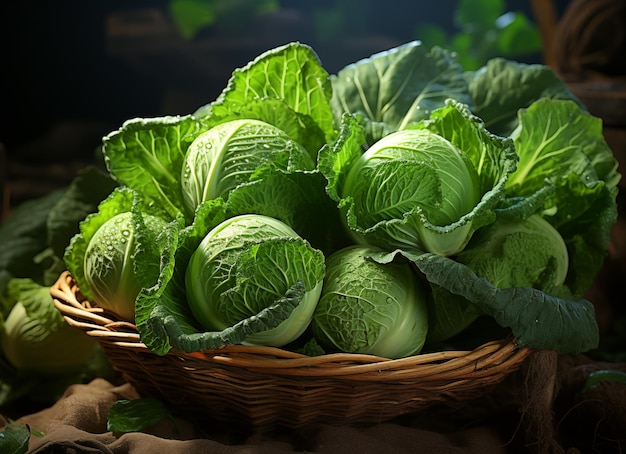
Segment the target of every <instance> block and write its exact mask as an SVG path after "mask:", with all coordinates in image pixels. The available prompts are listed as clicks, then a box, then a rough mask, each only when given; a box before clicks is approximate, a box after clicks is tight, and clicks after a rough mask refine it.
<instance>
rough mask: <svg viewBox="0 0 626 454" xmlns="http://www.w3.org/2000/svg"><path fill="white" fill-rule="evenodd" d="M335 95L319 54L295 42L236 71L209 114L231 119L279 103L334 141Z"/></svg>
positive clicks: (261, 56) (264, 54)
mask: <svg viewBox="0 0 626 454" xmlns="http://www.w3.org/2000/svg"><path fill="white" fill-rule="evenodd" d="M331 95H332V87H331V83H330V80H329V75H328V72H326V70H325V69H324V67H323V66H322V64H321V62H320V60H319V57H318V56H317V54H316V53H315V52H314V51H313V49H312V48H311V47H309V46H307V45H305V44H301V43H298V42H293V43H289V44H286V45H284V46H279V47H276V48H274V49H271V50H269V51H267V52H264V53H262V54H261V55H259V56H258V57H257V58H255V59H254V60H253V61H251V62H250V63H248V64H247V65H246V66H244V67H243V68H239V69H235V70H234V71H233V73H232V76H231V78H230V80H229V81H228V84H227V85H226V87H225V88H224V90H223V91H222V93H221V94H220V95H219V96H218V98H217V99H216V100H215V102H213V103H211V106H210V109H209V112H210V114H211V115H215V116H217V117H229V116H230V115H233V114H235V115H239V113H240V112H246V111H248V105H249V104H250V103H255V102H258V101H260V100H274V99H279V100H283V101H284V103H285V104H286V105H287V106H288V107H289V108H290V109H291V110H292V111H293V112H296V113H298V114H301V115H303V116H304V117H302V118H306V117H310V118H311V119H312V121H313V123H314V124H315V125H317V127H318V128H319V130H321V131H322V132H323V134H324V138H325V140H326V141H330V140H332V139H333V138H334V136H335V120H334V118H333V113H332V111H331V108H330V98H331ZM258 119H260V120H265V118H258ZM268 122H269V123H271V121H268ZM272 124H274V123H272ZM275 126H277V127H281V125H279V124H275ZM294 139H295V138H294ZM319 145H320V146H321V145H322V144H321V143H320V144H319ZM314 151H317V150H314Z"/></svg>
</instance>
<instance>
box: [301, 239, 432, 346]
mask: <svg viewBox="0 0 626 454" xmlns="http://www.w3.org/2000/svg"><path fill="white" fill-rule="evenodd" d="M377 251H379V250H378V249H377V248H373V247H368V246H357V245H355V246H348V247H347V248H344V249H341V250H339V251H337V252H335V253H334V254H332V255H331V256H330V257H328V259H327V262H326V277H325V279H324V288H323V290H322V296H321V297H320V301H319V303H318V305H317V308H316V309H315V313H314V315H313V322H312V324H311V330H312V332H313V335H314V336H315V338H316V339H317V340H318V342H319V343H320V344H321V345H322V346H323V347H324V348H326V349H328V350H339V351H343V352H348V353H369V354H373V355H377V356H383V357H387V358H401V357H405V356H410V355H413V354H416V353H418V352H420V351H421V349H422V347H423V345H424V341H425V339H426V334H427V331H428V314H427V306H426V299H427V295H428V291H427V290H426V288H425V287H424V286H423V285H422V283H421V281H420V280H419V279H418V276H417V275H416V274H415V272H414V271H413V269H412V267H411V266H410V265H409V264H408V263H388V264H384V265H383V264H379V263H376V262H374V261H372V260H369V259H368V258H367V257H368V254H371V253H374V252H377Z"/></svg>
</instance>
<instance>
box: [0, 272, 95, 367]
mask: <svg viewBox="0 0 626 454" xmlns="http://www.w3.org/2000/svg"><path fill="white" fill-rule="evenodd" d="M9 291H11V292H12V293H17V294H19V299H18V301H17V302H16V303H15V305H14V306H13V308H12V309H11V312H9V314H8V316H7V318H6V320H4V323H1V322H2V318H1V317H0V346H1V348H2V353H4V356H5V357H6V359H7V360H8V362H9V363H10V364H11V365H12V366H13V367H15V368H16V369H17V370H19V371H22V372H29V373H34V374H38V375H42V376H46V377H49V376H53V375H64V374H71V373H76V372H79V371H81V370H83V369H85V368H86V366H87V364H88V363H89V362H90V361H91V359H92V358H93V357H94V355H95V353H96V348H97V344H96V342H95V341H93V340H92V339H90V338H88V337H87V336H85V335H84V334H83V333H82V332H81V331H79V330H77V329H76V328H74V327H72V326H70V325H68V324H67V323H66V322H65V320H64V319H63V316H62V315H61V313H60V312H59V311H58V310H57V309H56V308H55V307H54V304H53V302H52V297H51V296H50V288H49V287H47V286H42V285H39V284H37V283H36V282H34V281H32V280H31V279H26V278H24V279H13V280H12V281H11V282H10V283H9Z"/></svg>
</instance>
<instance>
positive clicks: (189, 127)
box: [102, 115, 201, 219]
mask: <svg viewBox="0 0 626 454" xmlns="http://www.w3.org/2000/svg"><path fill="white" fill-rule="evenodd" d="M200 128H201V123H200V122H199V121H198V120H197V119H195V118H194V117H192V116H191V115H188V116H183V117H180V116H176V117H160V118H150V119H143V118H136V119H133V120H128V121H126V122H124V124H123V125H122V127H121V128H120V129H118V130H116V131H113V132H112V133H110V134H108V135H107V136H106V137H104V139H103V143H102V153H103V155H104V160H105V163H106V166H107V169H108V170H109V172H110V174H111V175H112V176H113V177H114V178H115V180H116V181H118V182H119V183H121V184H123V185H125V186H127V187H129V188H131V189H134V190H136V191H137V192H138V193H139V194H140V195H141V196H142V198H144V199H145V200H146V201H148V202H152V203H153V204H155V206H156V207H158V208H160V209H162V210H163V211H164V212H166V213H167V214H168V215H169V217H170V219H174V218H175V217H176V216H178V215H180V214H181V207H182V206H183V204H182V197H181V192H180V174H181V171H182V166H183V160H184V157H185V153H186V151H187V148H188V147H189V145H190V144H191V142H192V140H193V139H194V138H195V137H196V136H197V135H198V134H199V133H200V131H201V129H200Z"/></svg>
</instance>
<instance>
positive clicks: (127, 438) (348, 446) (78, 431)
mask: <svg viewBox="0 0 626 454" xmlns="http://www.w3.org/2000/svg"><path fill="white" fill-rule="evenodd" d="M137 397H138V396H137V394H136V392H135V391H134V389H133V388H132V387H131V386H130V385H128V384H124V385H121V386H114V385H112V384H111V383H109V382H107V381H105V380H102V379H98V380H94V381H93V382H91V383H89V384H86V385H74V386H71V387H70V388H68V390H67V392H66V393H65V395H64V396H63V397H62V398H61V399H59V400H58V401H57V402H56V403H55V404H54V405H53V406H52V407H50V408H47V409H45V410H42V411H40V412H38V413H34V414H32V415H27V416H24V417H22V418H20V419H19V420H18V421H17V422H18V423H22V424H28V425H29V426H30V427H31V428H32V429H34V430H36V431H41V432H44V433H45V436H43V437H37V436H32V437H31V440H30V446H29V452H30V453H31V454H34V453H44V452H64V453H91V452H93V453H132V454H144V453H145V454H152V453H155V452H167V453H181V454H184V453H198V452H211V453H229V454H230V453H246V454H261V453H279V454H280V453H295V452H317V453H328V454H331V453H346V452H359V453H363V454H367V453H377V454H384V453H394V454H402V453H421V452H424V453H433V454H437V453H484V452H490V453H496V454H497V453H504V452H506V447H505V444H506V442H507V440H504V439H503V438H502V437H501V436H500V435H499V434H498V433H497V431H496V430H494V429H492V428H488V427H471V428H467V429H461V430H455V431H454V432H450V433H446V432H439V431H438V430H440V429H441V427H438V428H437V429H438V430H434V429H433V430H429V429H422V428H417V427H410V426H405V425H402V424H396V423H387V424H380V425H376V426H373V427H362V428H358V427H342V426H329V425H323V424H320V425H316V426H314V427H309V428H307V429H305V430H299V431H290V430H280V431H277V432H276V433H266V434H249V435H246V436H245V438H244V439H239V440H237V439H236V438H237V437H234V436H233V434H228V433H221V434H220V433H211V432H210V431H211V428H202V427H201V428H198V427H197V426H194V425H193V424H192V422H190V421H187V420H184V419H178V420H177V427H178V434H176V432H175V430H174V426H173V425H172V424H171V423H169V422H167V421H163V422H161V423H159V424H158V425H156V426H154V427H151V428H150V429H149V430H146V431H145V432H142V433H128V434H123V435H118V434H112V433H111V432H108V431H107V430H106V419H107V413H108V410H109V408H110V407H111V405H112V404H113V403H114V402H115V401H116V400H118V399H134V398H137ZM202 430H207V431H208V433H205V434H201V431H202Z"/></svg>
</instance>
